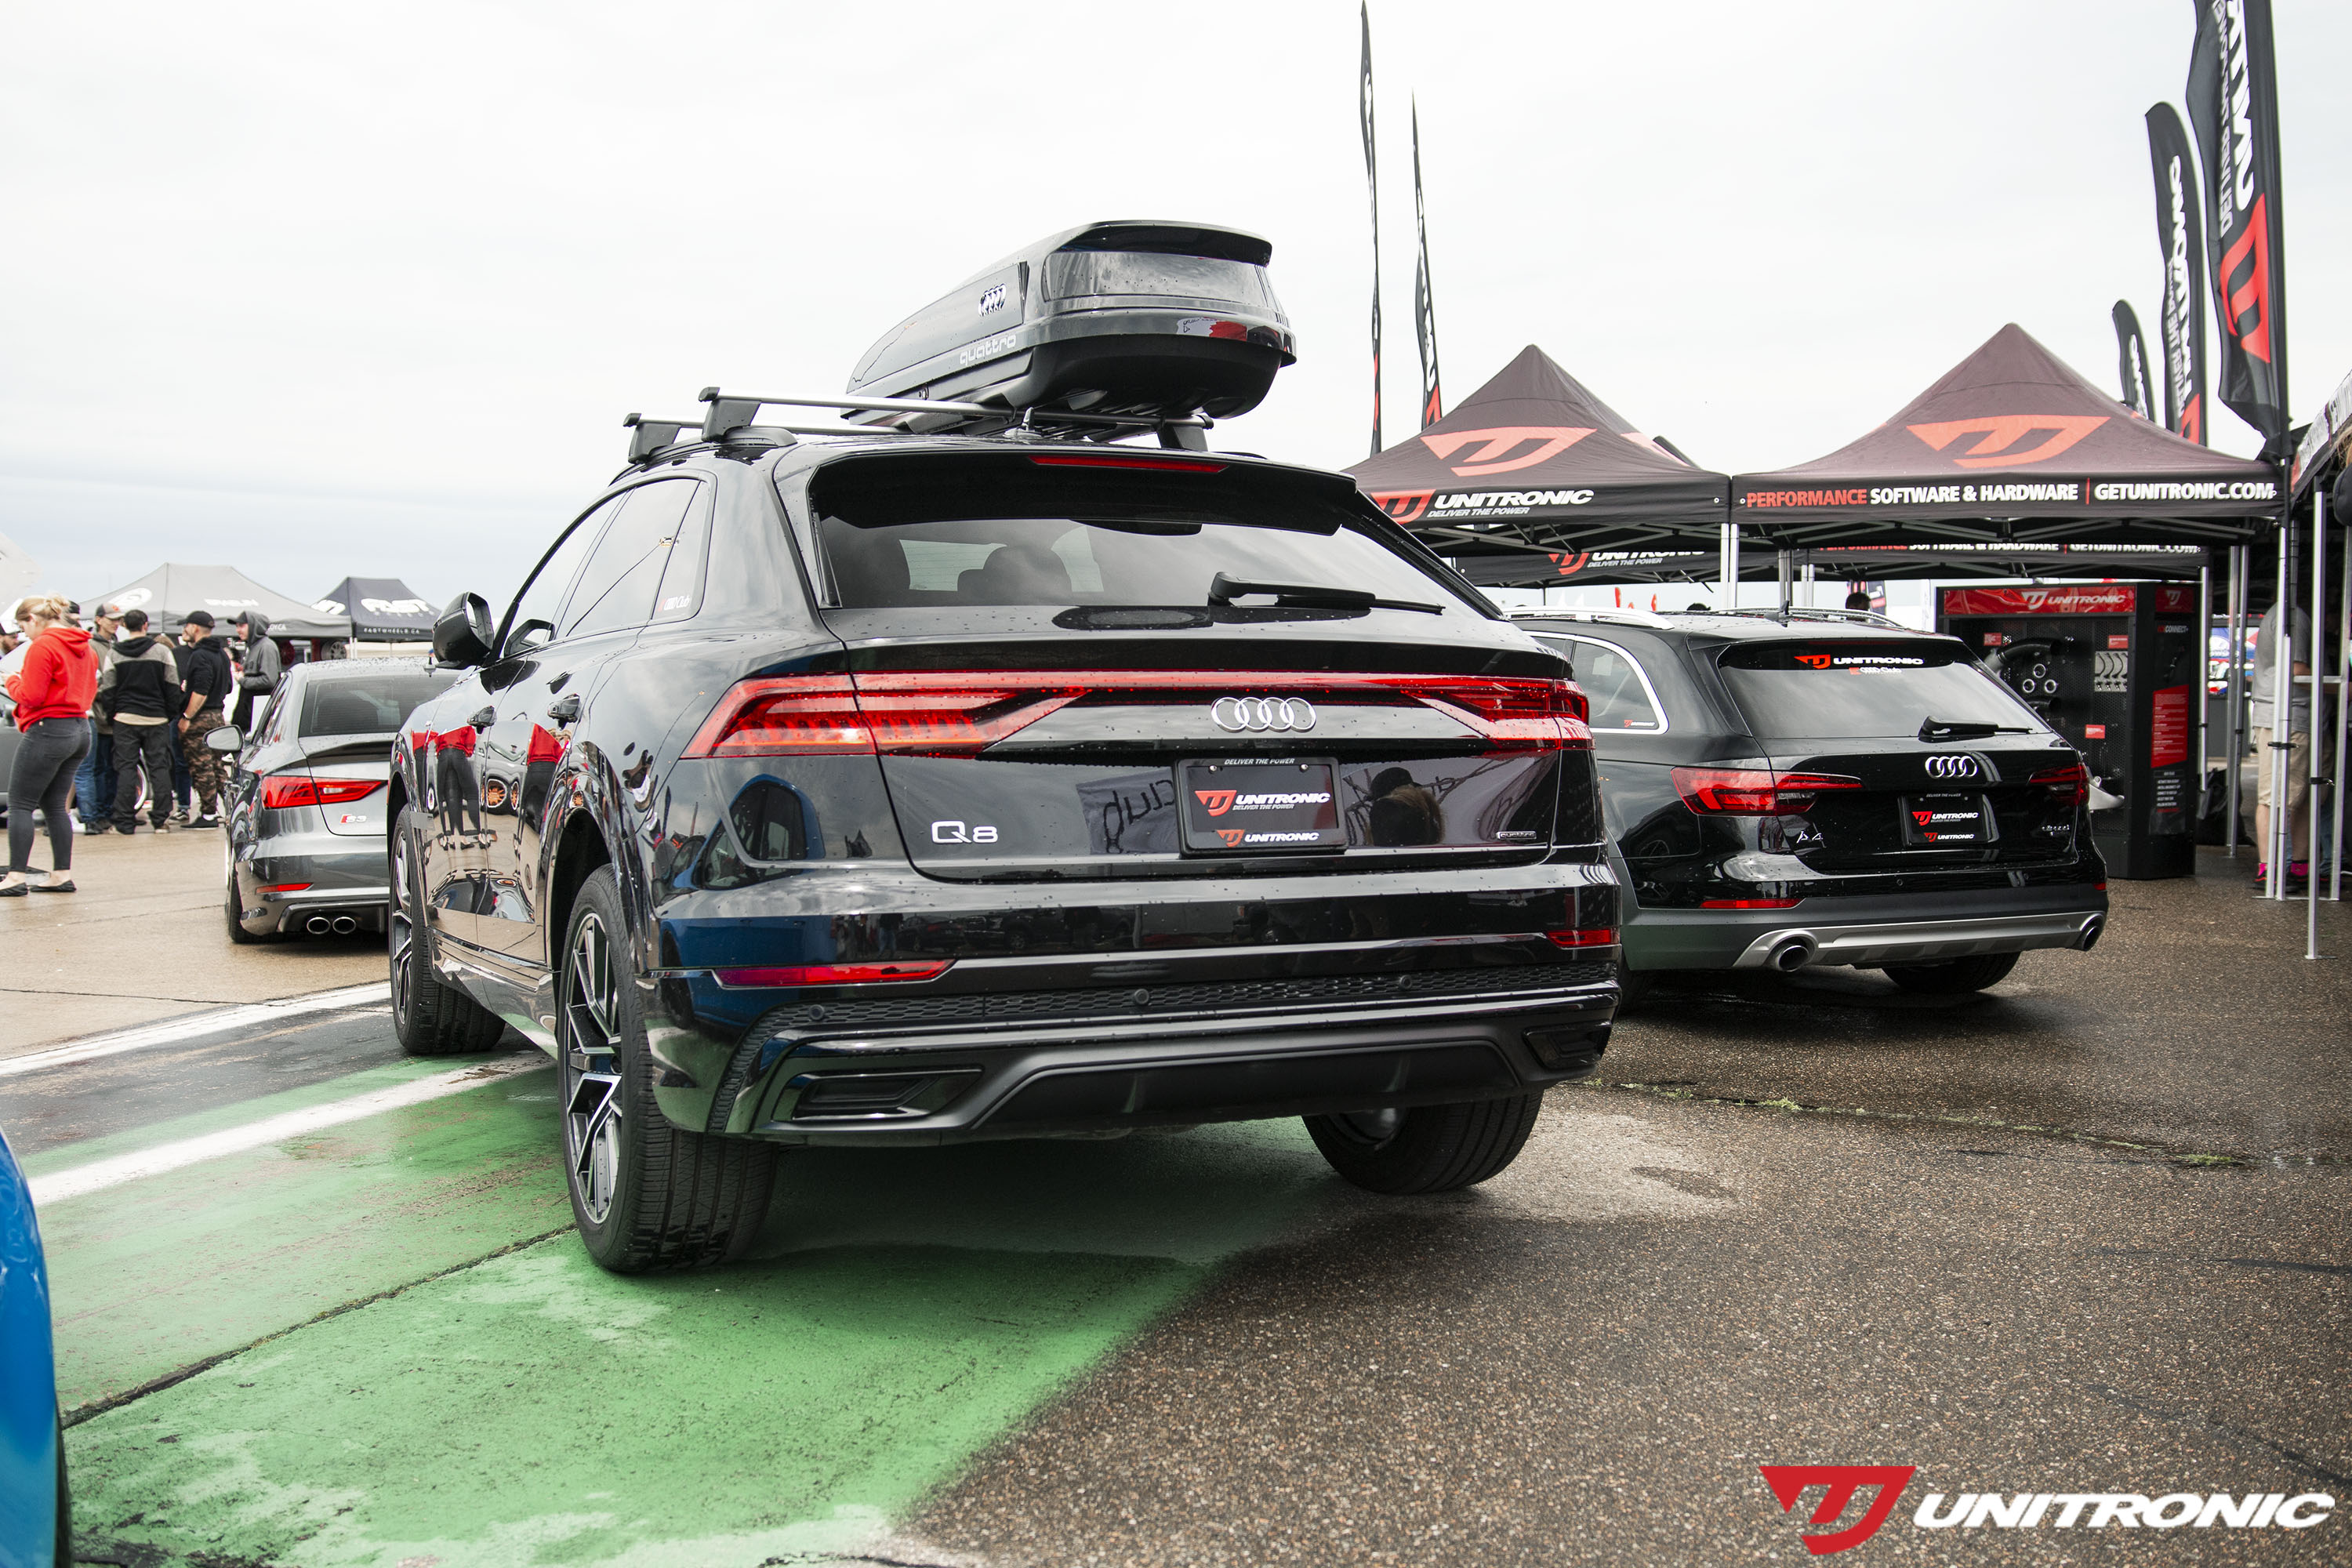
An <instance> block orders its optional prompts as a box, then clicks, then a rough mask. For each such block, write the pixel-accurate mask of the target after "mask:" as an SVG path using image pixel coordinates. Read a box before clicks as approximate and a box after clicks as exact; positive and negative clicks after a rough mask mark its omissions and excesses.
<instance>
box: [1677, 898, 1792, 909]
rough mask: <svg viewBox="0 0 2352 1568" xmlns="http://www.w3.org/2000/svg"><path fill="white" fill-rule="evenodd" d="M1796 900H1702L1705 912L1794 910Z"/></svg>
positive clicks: (1700, 904)
mask: <svg viewBox="0 0 2352 1568" xmlns="http://www.w3.org/2000/svg"><path fill="white" fill-rule="evenodd" d="M1799 902H1800V900H1796V899H1701V900H1699V905H1698V907H1699V908H1700V909H1703V910H1793V909H1795V908H1796V907H1797V905H1798V903H1799Z"/></svg>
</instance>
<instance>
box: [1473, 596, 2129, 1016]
mask: <svg viewBox="0 0 2352 1568" xmlns="http://www.w3.org/2000/svg"><path fill="white" fill-rule="evenodd" d="M1513 618H1514V620H1515V621H1516V623H1517V625H1518V626H1520V627H1522V628H1523V629H1525V630H1527V631H1529V632H1532V633H1533V634H1534V635H1535V636H1536V637H1538V639H1539V640H1541V641H1543V642H1545V643H1548V644H1549V645H1550V646H1552V647H1556V648H1558V649H1559V651H1560V652H1561V653H1562V654H1563V655H1565V656H1566V657H1567V658H1570V660H1571V661H1572V663H1573V665H1574V667H1575V669H1576V674H1577V679H1578V684H1579V686H1580V688H1581V689H1583V691H1584V692H1585V694H1586V697H1587V700H1589V702H1590V703H1591V731H1592V737H1593V749H1594V753H1595V755H1596V757H1597V759H1598V765H1599V768H1600V773H1601V804H1602V808H1603V810H1604V811H1605V813H1606V814H1607V823H1608V837H1609V859H1610V863H1611V864H1612V866H1613V867H1614V868H1616V870H1617V873H1618V876H1619V878H1620V879H1621V880H1622V885H1623V887H1624V889H1625V892H1626V900H1625V904H1624V909H1623V921H1624V926H1623V930H1624V942H1623V948H1624V963H1625V965H1626V976H1625V978H1626V981H1627V986H1628V989H1629V990H1633V991H1638V990H1640V989H1641V988H1642V987H1643V984H1644V982H1646V981H1647V980H1649V979H1652V978H1654V976H1655V974H1656V973H1658V972H1662V971H1668V970H1705V969H1767V970H1778V971H1781V972H1784V973H1785V972H1793V971H1796V970H1800V969H1804V968H1808V967H1811V966H1815V965H1836V964H1850V965H1853V966H1854V967H1857V968H1863V969H1878V970H1883V971H1885V973H1886V975H1887V977H1888V978H1889V979H1891V980H1893V981H1895V983H1896V984H1899V985H1901V986H1904V987H1905V988H1906V989H1909V990H1914V991H1919V992H1927V993H1945V994H1951V993H1959V992H1966V991H1975V990H1980V989H1982V988H1983V987H1985V986H1988V985H1991V984H1996V983H1997V982H1999V981H2000V980H2001V979H2002V978H2003V977H2004V976H2006V975H2007V974H2008V973H2010V972H2011V970H2012V969H2014V968H2015V967H2016V966H2017V960H2018V955H2019V954H2020V953H2021V952H2027V951H2029V950H2032V949H2034V948H2073V949H2077V950H2080V951H2083V952H2088V951H2089V950H2090V948H2091V946H2092V944H2093V943H2094V942H2096V941H2097V940H2098V938H2099V933H2100V931H2101V930H2102V929H2103V928H2104V926H2105V922H2106V918H2107V894H2106V887H2107V883H2106V876H2107V873H2106V867H2105V863H2104V862H2103V861H2102V860H2101V858H2100V856H2099V852H2098V850H2097V848H2096V847H2095V846H2094V845H2093V843H2092V839H2091V828H2090V819H2089V816H2088V801H2087V797H2088V794H2089V783H2090V781H2089V777H2088V775H2087V774H2086V773H2084V768H2083V759H2082V757H2081V756H2080V755H2079V754H2078V753H2077V752H2075V751H2074V748H2073V747H2072V746H2070V745H2069V744H2067V742H2065V741H2064V739H2063V738H2062V737H2061V736H2060V735H2058V734H2057V732H2056V731H2053V730H2052V729H2050V728H2049V726H2048V725H2046V724H2044V723H2043V722H2042V720H2041V719H2040V718H2039V717H2038V716H2037V715H2036V714H2035V713H2034V712H2033V710H2032V709H2030V708H2028V707H2027V706H2026V705H2025V704H2024V703H2022V702H2021V701H2019V700H2018V699H2017V698H2016V696H2015V695H2014V694H2013V693H2012V692H2011V690H2010V689H2009V688H2008V687H2006V686H2004V685H2002V684H2001V683H2000V681H1999V680H1997V679H1994V678H1993V677H1992V675H1991V674H1990V672H1989V671H1987V670H1986V669H1985V668H1983V667H1982V666H1981V665H1980V664H1979V663H1978V661H1977V659H1976V658H1975V656H1974V655H1973V654H1971V653H1970V652H1969V648H1968V647H1966V645H1964V644H1962V643H1961V642H1959V641H1958V639H1956V638H1953V637H1940V636H1934V635H1930V634H1927V633H1924V632H1917V631H1913V630H1909V629H1907V628H1906V627H1903V626H1897V625H1895V623H1893V622H1891V621H1887V620H1885V619H1884V618H1882V617H1879V616H1868V615H1861V614H1854V613H1845V612H1836V611H1802V610H1799V611H1790V612H1787V613H1784V614H1767V613H1758V612H1741V613H1739V614H1738V615H1717V614H1707V613H1702V612H1691V613H1685V614H1675V615H1651V614H1648V613H1645V612H1641V611H1626V610H1598V611H1590V612H1563V611H1557V610H1555V611H1537V610H1527V611H1520V612H1518V613H1517V614H1516V615H1515V616H1514V617H1513Z"/></svg>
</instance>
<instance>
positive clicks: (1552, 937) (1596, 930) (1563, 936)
mask: <svg viewBox="0 0 2352 1568" xmlns="http://www.w3.org/2000/svg"><path fill="white" fill-rule="evenodd" d="M1544 938H1545V940H1546V941H1548V942H1550V943H1551V944H1552V945H1553V946H1554V947H1614V946H1615V945H1616V944H1617V928H1616V927H1614V926H1582V927H1579V928H1577V929H1575V930H1572V931H1546V932H1544Z"/></svg>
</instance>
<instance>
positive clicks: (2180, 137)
mask: <svg viewBox="0 0 2352 1568" xmlns="http://www.w3.org/2000/svg"><path fill="white" fill-rule="evenodd" d="M2147 156H2148V162H2149V163H2151V164H2152V165H2153V166H2154V169H2155V173H2156V248H2157V250H2158V253H2159V254H2160V255H2162V256H2163V258H2164V310H2163V313H2162V314H2161V315H2160V316H2159V317H2158V321H2157V325H2158V328H2159V329H2160V330H2161V331H2162V332H2163V333H2164V427H2165V428H2166V429H2168V430H2169V431H2171V432H2172V433H2173V434H2174V435H2176V436H2179V437H2184V438H2186V439H2188V440H2190V441H2195V442H2197V443H2198V444H2199V445H2200V446H2202V445H2203V444H2204V442H2205V220H2204V209H2203V207H2202V205H2200V197H2199V195H2198V184H2197V160H2196V159H2195V158H2194V157H2193V156H2192V155H2191V154H2190V153H2189V132H2187V131H2186V130H2184V129H2183V128H2182V126H2181V123H2180V116H2179V115H2178V114H2175V113H2174V112H2173V111H2172V105H2170V104H2168V103H2159V104H2158V105H2156V106H2155V107H2154V108H2152V109H2150V110H2148V111H2147Z"/></svg>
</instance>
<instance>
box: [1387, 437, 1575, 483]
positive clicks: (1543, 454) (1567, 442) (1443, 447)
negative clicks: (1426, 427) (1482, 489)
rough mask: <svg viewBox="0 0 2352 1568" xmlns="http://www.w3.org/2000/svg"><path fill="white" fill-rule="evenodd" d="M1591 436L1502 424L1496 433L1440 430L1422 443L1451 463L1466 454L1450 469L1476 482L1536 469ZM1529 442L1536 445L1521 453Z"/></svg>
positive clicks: (1425, 438) (1452, 464) (1451, 464)
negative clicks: (1515, 470)
mask: <svg viewBox="0 0 2352 1568" xmlns="http://www.w3.org/2000/svg"><path fill="white" fill-rule="evenodd" d="M1591 434H1592V431H1591V427H1590V426H1585V427H1579V426H1573V425H1501V426H1496V427H1495V428H1494V429H1492V430H1440V431H1436V432H1433V433H1432V434H1429V435H1424V436H1423V437H1422V438H1421V442H1422V445H1423V446H1424V447H1428V448H1429V449H1430V450H1431V451H1433V452H1434V453H1436V454H1437V455H1438V456H1439V457H1440V458H1446V459H1449V462H1450V459H1451V458H1453V456H1454V453H1456V452H1462V461H1461V462H1459V463H1450V466H1451V467H1452V468H1453V469H1454V472H1455V473H1457V474H1459V475H1461V476H1462V477H1463V478H1464V479H1479V478H1482V477H1483V476H1485V475H1487V474H1507V473H1509V472H1510V471H1511V470H1512V469H1513V468H1534V467H1535V466H1536V465H1537V464H1538V463H1540V462H1544V461H1546V460H1548V459H1549V458H1557V457H1559V455H1560V454H1561V453H1562V452H1565V451H1567V450H1568V449H1569V448H1570V447H1573V446H1575V445H1576V444H1577V443H1578V442H1579V441H1581V440H1583V439H1584V438H1585V437H1587V436H1590V435H1591ZM1473 441H1475V442H1477V443H1478V445H1477V446H1476V447H1475V448H1473V449H1472V450H1470V451H1467V452H1463V451H1462V448H1463V447H1468V446H1469V445H1470V443H1471V442H1473ZM1529 442H1533V443H1534V446H1533V447H1530V448H1529V449H1528V450H1527V451H1524V452H1522V451H1520V450H1519V448H1520V447H1526V446H1528V443H1529Z"/></svg>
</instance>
